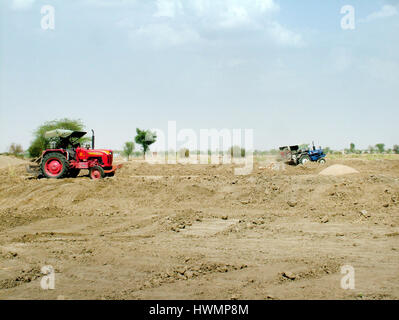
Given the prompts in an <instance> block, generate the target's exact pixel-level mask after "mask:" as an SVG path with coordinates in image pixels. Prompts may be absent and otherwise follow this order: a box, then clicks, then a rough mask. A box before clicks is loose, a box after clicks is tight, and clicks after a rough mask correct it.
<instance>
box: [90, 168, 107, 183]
mask: <svg viewBox="0 0 399 320" xmlns="http://www.w3.org/2000/svg"><path fill="white" fill-rule="evenodd" d="M89 175H90V179H93V180H99V179H102V178H104V176H105V173H104V169H103V168H101V167H99V166H94V167H92V168H90V172H89Z"/></svg>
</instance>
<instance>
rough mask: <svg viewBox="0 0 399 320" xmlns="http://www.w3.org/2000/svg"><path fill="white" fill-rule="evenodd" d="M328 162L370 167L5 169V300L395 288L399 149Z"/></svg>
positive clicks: (1, 216)
mask: <svg viewBox="0 0 399 320" xmlns="http://www.w3.org/2000/svg"><path fill="white" fill-rule="evenodd" d="M3 160H4V159H3ZM331 164H344V165H348V166H350V167H352V168H354V169H356V170H358V171H359V173H358V174H351V175H343V176H323V175H319V174H318V173H319V172H320V171H322V170H323V169H324V168H326V166H324V167H321V166H318V165H317V164H310V165H309V166H306V167H303V166H298V167H290V166H288V167H285V168H280V167H277V169H278V168H280V169H282V170H272V169H271V168H272V167H271V166H269V165H268V164H267V163H266V164H265V163H256V164H255V170H254V171H253V173H252V174H251V175H249V176H235V175H234V174H233V166H231V165H149V164H147V163H142V162H138V161H133V162H130V163H128V164H127V165H125V167H124V168H122V169H121V170H120V171H119V172H117V174H116V175H115V177H113V178H106V179H104V180H102V181H91V180H90V179H89V178H88V177H86V176H80V177H78V178H76V179H63V180H47V179H39V180H37V179H29V178H28V175H27V174H26V173H25V169H24V166H23V164H15V165H14V166H13V167H12V169H10V167H9V166H8V167H3V168H1V169H0V179H1V180H0V181H1V182H0V299H57V298H58V299H398V298H399V159H397V160H350V159H347V160H334V161H329V162H328V163H327V165H331ZM259 167H260V168H261V169H260V168H259ZM275 169H276V168H275ZM45 265H51V266H53V267H54V269H55V289H54V290H43V289H41V287H40V280H41V277H42V276H43V274H41V272H40V270H41V267H42V266H45ZM344 265H351V266H353V268H354V270H355V289H353V290H344V289H342V288H341V285H340V283H341V278H342V277H343V275H342V274H341V273H340V268H341V266H344Z"/></svg>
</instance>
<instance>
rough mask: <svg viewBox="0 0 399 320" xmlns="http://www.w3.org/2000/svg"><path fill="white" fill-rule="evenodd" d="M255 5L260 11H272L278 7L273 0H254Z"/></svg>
mask: <svg viewBox="0 0 399 320" xmlns="http://www.w3.org/2000/svg"><path fill="white" fill-rule="evenodd" d="M256 6H257V8H258V9H259V10H260V11H261V12H265V11H274V10H278V9H279V8H280V7H279V6H278V5H277V4H276V3H275V2H274V1H273V0H256Z"/></svg>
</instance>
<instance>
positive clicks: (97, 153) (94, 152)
mask: <svg viewBox="0 0 399 320" xmlns="http://www.w3.org/2000/svg"><path fill="white" fill-rule="evenodd" d="M87 154H88V155H90V156H102V155H110V154H112V150H107V149H89V150H87Z"/></svg>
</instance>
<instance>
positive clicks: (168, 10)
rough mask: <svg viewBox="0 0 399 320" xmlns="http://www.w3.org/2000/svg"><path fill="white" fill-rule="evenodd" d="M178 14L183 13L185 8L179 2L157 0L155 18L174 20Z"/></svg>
mask: <svg viewBox="0 0 399 320" xmlns="http://www.w3.org/2000/svg"><path fill="white" fill-rule="evenodd" d="M177 13H183V6H182V4H181V2H180V1H179V0H157V12H155V14H154V16H155V17H169V18H174V17H175V15H176V14H177Z"/></svg>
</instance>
